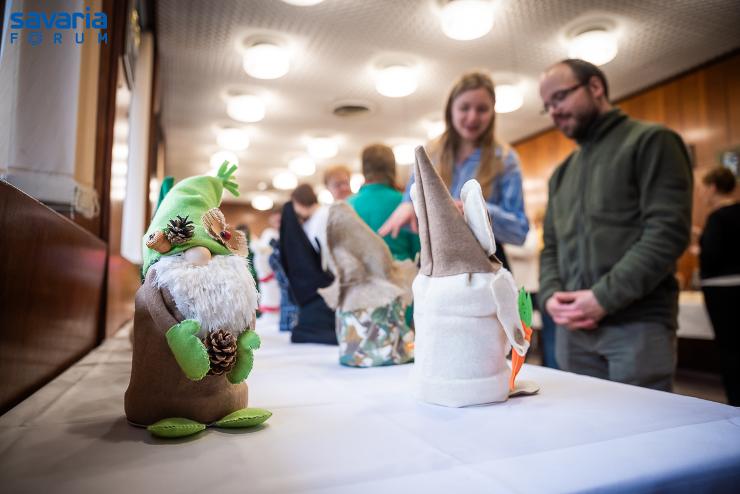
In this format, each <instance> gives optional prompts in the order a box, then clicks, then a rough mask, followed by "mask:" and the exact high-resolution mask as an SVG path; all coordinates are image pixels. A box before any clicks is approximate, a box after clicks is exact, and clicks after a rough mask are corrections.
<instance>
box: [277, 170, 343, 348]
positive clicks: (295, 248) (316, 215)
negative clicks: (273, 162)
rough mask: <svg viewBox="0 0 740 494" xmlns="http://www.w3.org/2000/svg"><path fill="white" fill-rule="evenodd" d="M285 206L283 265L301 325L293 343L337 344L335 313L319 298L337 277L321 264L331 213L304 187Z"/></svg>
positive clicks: (281, 220) (283, 217)
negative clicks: (319, 291)
mask: <svg viewBox="0 0 740 494" xmlns="http://www.w3.org/2000/svg"><path fill="white" fill-rule="evenodd" d="M290 199H291V200H290V202H288V203H287V204H285V206H283V214H282V217H281V218H280V241H279V251H280V263H281V264H282V266H283V269H284V270H285V274H286V276H287V278H288V282H289V283H290V290H291V293H292V295H293V298H294V299H295V301H296V303H297V304H298V306H299V309H298V323H297V324H296V325H295V326H294V327H293V329H292V332H291V337H290V341H292V342H293V343H324V344H329V345H336V344H337V335H336V331H335V321H334V311H333V310H331V309H330V308H329V307H328V306H327V305H326V303H325V302H324V299H323V298H322V297H321V295H319V293H318V289H319V288H325V287H327V286H329V285H330V284H331V283H332V281H334V276H333V275H332V274H331V273H330V272H329V271H327V270H326V269H325V267H324V266H323V263H322V260H321V244H322V243H324V244H325V242H321V241H320V238H321V237H322V236H325V235H326V220H327V216H328V209H327V207H326V206H321V205H319V202H318V198H317V197H316V193H315V192H314V190H313V188H312V187H311V186H310V185H308V184H301V185H299V186H298V187H296V189H295V190H294V191H293V193H292V194H291V196H290Z"/></svg>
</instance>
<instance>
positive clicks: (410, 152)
mask: <svg viewBox="0 0 740 494" xmlns="http://www.w3.org/2000/svg"><path fill="white" fill-rule="evenodd" d="M417 146H418V144H411V143H405V144H397V145H395V146H393V155H394V156H395V157H396V163H398V164H399V165H410V164H412V163H413V162H414V161H415V160H416V147H417Z"/></svg>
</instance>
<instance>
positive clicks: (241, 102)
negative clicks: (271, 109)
mask: <svg viewBox="0 0 740 494" xmlns="http://www.w3.org/2000/svg"><path fill="white" fill-rule="evenodd" d="M226 113H227V114H228V115H229V116H230V117H231V118H233V119H234V120H238V121H240V122H259V121H260V120H262V119H263V118H265V102H264V101H262V98H260V97H259V96H255V95H253V94H241V95H238V96H232V97H230V98H229V99H228V100H227V101H226Z"/></svg>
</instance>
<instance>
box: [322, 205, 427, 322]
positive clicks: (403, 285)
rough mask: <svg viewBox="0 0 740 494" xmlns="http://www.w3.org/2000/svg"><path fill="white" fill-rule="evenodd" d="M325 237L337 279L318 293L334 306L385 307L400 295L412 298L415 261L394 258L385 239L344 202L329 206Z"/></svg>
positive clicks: (408, 300)
mask: <svg viewBox="0 0 740 494" xmlns="http://www.w3.org/2000/svg"><path fill="white" fill-rule="evenodd" d="M326 241H327V244H328V255H329V261H330V263H331V266H330V269H331V271H332V272H333V273H334V276H335V277H334V282H333V283H332V284H331V285H330V286H328V287H327V288H323V289H321V290H319V293H320V294H321V296H322V297H324V300H325V301H326V303H327V305H329V306H330V307H331V308H333V309H340V310H343V311H355V310H360V309H371V308H375V307H383V306H386V305H388V304H390V303H391V302H393V300H395V299H396V298H398V297H401V299H402V300H403V302H404V303H405V304H407V305H408V304H410V303H411V300H412V294H411V283H412V282H413V279H414V277H415V276H416V272H417V269H416V265H415V264H414V263H413V262H412V261H394V260H393V257H392V256H391V251H390V249H388V246H387V245H386V243H385V242H384V241H383V239H382V238H381V237H380V236H379V235H378V234H377V233H375V232H373V231H372V230H371V229H370V227H368V226H367V224H366V223H365V222H364V221H363V220H362V218H360V217H359V216H358V215H357V213H356V212H355V210H354V209H352V207H351V206H350V205H349V204H347V203H345V202H337V203H334V204H332V205H331V206H330V208H329V218H328V220H327V228H326Z"/></svg>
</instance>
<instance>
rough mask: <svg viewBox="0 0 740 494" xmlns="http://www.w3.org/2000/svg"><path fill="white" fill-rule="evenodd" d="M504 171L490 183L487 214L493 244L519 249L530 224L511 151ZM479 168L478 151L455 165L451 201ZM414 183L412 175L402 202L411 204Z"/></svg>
mask: <svg viewBox="0 0 740 494" xmlns="http://www.w3.org/2000/svg"><path fill="white" fill-rule="evenodd" d="M501 152H502V151H501V148H497V149H496V156H497V157H501ZM503 162H504V170H503V172H501V173H500V174H499V175H498V176H497V177H496V178H494V179H493V184H492V187H491V194H490V195H489V196H488V198H487V199H486V202H487V206H488V214H490V215H491V223H492V225H493V234H494V236H495V237H496V240H498V241H499V242H502V243H506V244H514V245H522V244H523V243H524V240H525V239H526V237H527V232H528V231H529V221H528V220H527V215H526V214H524V197H523V194H522V172H521V169H520V167H519V157H518V156H517V154H516V152H514V150H513V149H512V150H510V151H509V152H508V153H507V154H506V156H504V159H503ZM479 166H480V148H478V149H476V150H475V151H473V153H472V154H471V155H470V156H468V157H467V158H466V159H465V161H463V162H462V163H460V164H458V165H455V167H454V168H453V172H452V186H451V187H450V195H451V196H452V198H453V199H456V200H459V199H460V191H462V187H463V185H465V182H467V181H468V180H471V179H474V178H475V176H476V175H477V173H478V167H479ZM413 183H414V175H413V173H412V175H411V178H410V179H409V183H408V184H407V185H406V192H405V193H404V195H403V200H404V202H408V201H410V200H411V195H410V194H411V193H410V192H409V191H410V190H411V185H412V184H413Z"/></svg>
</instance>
